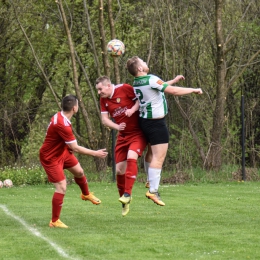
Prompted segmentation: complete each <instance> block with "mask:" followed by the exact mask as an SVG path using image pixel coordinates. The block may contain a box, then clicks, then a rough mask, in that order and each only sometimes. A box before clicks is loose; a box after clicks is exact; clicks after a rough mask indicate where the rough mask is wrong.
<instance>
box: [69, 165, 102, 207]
mask: <svg viewBox="0 0 260 260" xmlns="http://www.w3.org/2000/svg"><path fill="white" fill-rule="evenodd" d="M66 169H67V170H68V171H70V172H71V173H72V174H73V176H74V180H75V183H77V184H78V186H79V187H80V189H81V199H82V200H89V201H91V202H92V203H93V204H95V205H98V204H100V203H101V200H100V199H98V198H97V197H95V196H94V193H93V192H90V191H89V187H88V180H87V178H86V176H85V174H84V170H83V169H82V167H81V165H80V164H79V163H77V164H76V165H75V166H73V167H70V168H66Z"/></svg>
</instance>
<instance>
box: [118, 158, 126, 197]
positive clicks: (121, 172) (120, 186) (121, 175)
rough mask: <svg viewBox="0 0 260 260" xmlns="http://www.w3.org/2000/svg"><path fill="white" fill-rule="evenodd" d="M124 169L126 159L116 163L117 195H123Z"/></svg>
mask: <svg viewBox="0 0 260 260" xmlns="http://www.w3.org/2000/svg"><path fill="white" fill-rule="evenodd" d="M125 171H126V160H125V161H122V162H119V163H117V164H116V184H117V189H118V193H119V196H120V197H121V196H123V195H124V192H125Z"/></svg>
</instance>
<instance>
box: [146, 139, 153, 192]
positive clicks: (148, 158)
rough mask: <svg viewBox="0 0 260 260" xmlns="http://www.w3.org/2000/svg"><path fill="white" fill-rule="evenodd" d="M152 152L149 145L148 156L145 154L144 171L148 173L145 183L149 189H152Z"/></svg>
mask: <svg viewBox="0 0 260 260" xmlns="http://www.w3.org/2000/svg"><path fill="white" fill-rule="evenodd" d="M152 156H153V154H152V150H151V145H150V144H148V145H147V151H146V154H145V158H144V170H145V173H146V183H145V188H149V187H150V184H149V176H148V169H149V167H150V163H151V161H152Z"/></svg>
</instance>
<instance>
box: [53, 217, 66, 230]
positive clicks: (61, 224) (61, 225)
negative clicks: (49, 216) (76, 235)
mask: <svg viewBox="0 0 260 260" xmlns="http://www.w3.org/2000/svg"><path fill="white" fill-rule="evenodd" d="M49 227H51V228H53V227H55V228H56V227H59V228H68V226H67V225H65V224H64V223H63V222H61V221H60V220H59V219H58V220H57V221H55V222H52V221H50V224H49Z"/></svg>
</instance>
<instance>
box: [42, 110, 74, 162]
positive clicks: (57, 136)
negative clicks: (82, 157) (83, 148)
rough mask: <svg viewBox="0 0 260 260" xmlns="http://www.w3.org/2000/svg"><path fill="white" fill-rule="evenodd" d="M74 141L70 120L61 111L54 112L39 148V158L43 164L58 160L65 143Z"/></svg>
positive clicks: (65, 147)
mask: <svg viewBox="0 0 260 260" xmlns="http://www.w3.org/2000/svg"><path fill="white" fill-rule="evenodd" d="M73 142H76V138H75V136H74V134H73V132H72V127H71V122H70V120H69V119H68V118H67V117H66V116H64V114H63V113H62V112H58V113H57V114H55V115H54V116H53V117H52V119H51V122H50V124H49V126H48V130H47V134H46V137H45V140H44V142H43V145H42V147H41V149H40V160H41V162H43V163H45V164H53V163H54V164H55V163H58V162H59V159H61V158H62V155H63V153H64V151H65V150H66V149H68V146H67V144H68V143H73Z"/></svg>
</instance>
